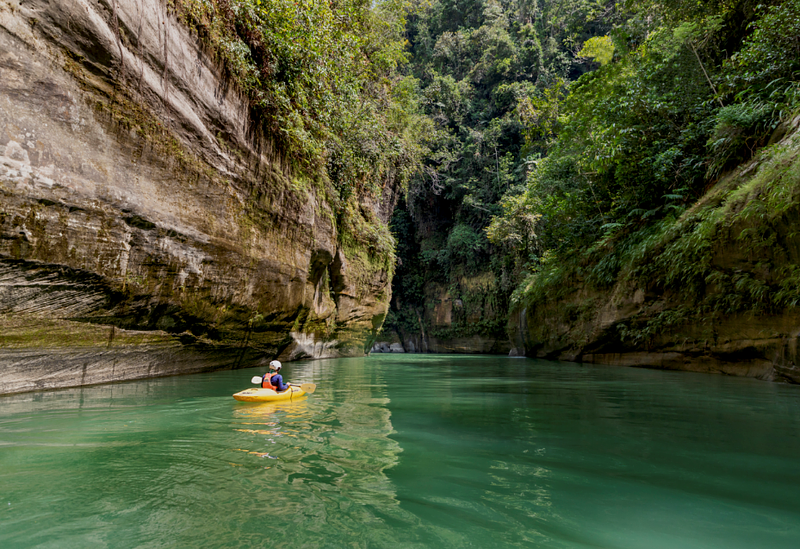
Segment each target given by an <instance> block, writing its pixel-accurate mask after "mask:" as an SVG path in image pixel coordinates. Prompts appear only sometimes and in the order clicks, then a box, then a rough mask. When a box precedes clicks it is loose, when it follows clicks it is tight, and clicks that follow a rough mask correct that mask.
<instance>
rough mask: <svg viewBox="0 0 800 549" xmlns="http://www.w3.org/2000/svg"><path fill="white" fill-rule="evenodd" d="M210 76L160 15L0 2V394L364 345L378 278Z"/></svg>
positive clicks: (324, 194) (150, 5)
mask: <svg viewBox="0 0 800 549" xmlns="http://www.w3.org/2000/svg"><path fill="white" fill-rule="evenodd" d="M222 74H223V71H222V70H220V67H218V66H217V65H216V64H215V62H214V61H213V60H212V58H211V57H210V56H209V55H208V54H207V53H206V52H205V51H204V49H203V47H202V46H201V45H200V43H199V42H198V40H197V39H196V37H195V36H193V35H192V34H191V33H190V32H189V31H188V30H187V29H186V28H185V27H183V26H182V25H181V24H180V22H179V21H178V20H177V19H176V18H175V17H174V16H173V15H171V14H170V13H169V11H168V9H167V6H166V4H165V3H162V2H161V1H160V0H100V1H99V2H88V1H84V0H32V1H25V2H18V1H16V0H0V393H11V392H20V391H26V390H34V389H46V388H55V387H63V386H75V385H84V384H91V383H100V382H106V381H114V380H122V379H135V378H142V377H150V376H154V375H166V374H174V373H184V372H195V371H202V370H207V369H216V368H226V367H236V366H241V365H246V364H252V361H253V360H254V359H257V358H272V357H279V358H281V359H284V360H291V359H295V358H301V357H333V356H343V355H354V354H363V352H364V349H365V346H367V347H368V346H369V345H370V344H371V342H370V341H369V340H370V338H371V337H373V335H374V334H375V332H376V331H377V329H379V328H380V325H381V322H382V320H383V318H384V315H385V312H386V309H387V304H388V301H389V298H390V291H391V290H390V286H389V282H390V268H391V264H390V262H389V261H388V260H387V258H375V257H371V256H370V255H369V254H368V253H366V251H364V250H359V249H353V247H349V248H348V247H343V246H341V245H340V238H339V236H340V235H339V233H338V230H337V223H336V215H335V214H334V212H333V211H332V208H331V206H330V205H329V203H330V201H329V200H328V197H329V193H330V189H329V184H328V183H327V182H326V181H325V180H324V179H323V178H321V177H312V176H307V175H303V174H301V173H298V172H296V171H294V170H293V169H292V167H291V166H290V163H289V162H288V161H287V160H286V158H285V157H284V156H283V155H282V154H281V153H280V152H278V151H277V150H276V148H275V146H274V144H273V141H272V140H271V139H270V136H269V135H265V134H264V132H262V131H261V129H260V126H259V125H258V124H257V123H256V122H255V121H254V119H253V117H251V113H250V109H249V104H248V101H247V99H246V98H245V97H243V96H242V95H241V94H240V93H239V92H238V91H237V89H236V87H235V86H233V85H232V84H231V83H230V82H229V81H227V80H226V79H225V78H224V77H223V76H222ZM390 187H391V185H387V190H386V193H387V196H386V197H385V199H384V200H375V199H373V200H371V201H369V202H368V203H367V202H365V203H364V206H363V207H362V208H361V209H362V214H363V216H364V222H365V223H385V221H386V217H387V215H389V214H387V212H389V213H390V212H391V208H392V207H393V204H387V202H392V201H394V200H396V197H395V190H394V189H392V188H390Z"/></svg>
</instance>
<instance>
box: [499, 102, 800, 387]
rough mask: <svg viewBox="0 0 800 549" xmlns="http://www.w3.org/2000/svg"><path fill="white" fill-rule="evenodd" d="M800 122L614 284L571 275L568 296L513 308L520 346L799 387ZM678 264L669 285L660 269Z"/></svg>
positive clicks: (530, 351) (540, 352)
mask: <svg viewBox="0 0 800 549" xmlns="http://www.w3.org/2000/svg"><path fill="white" fill-rule="evenodd" d="M798 128H800V117H798V118H796V119H794V121H793V122H792V123H790V124H787V125H786V127H783V128H780V129H779V131H778V132H777V133H776V137H775V138H774V139H775V140H776V141H778V142H776V143H775V144H773V145H772V146H771V147H770V148H768V149H767V150H766V151H763V152H762V154H760V155H759V156H758V157H757V158H755V159H754V160H753V161H751V162H749V163H747V164H746V165H743V166H741V167H740V168H739V169H737V170H736V171H734V172H733V173H731V174H729V175H728V176H727V177H726V178H725V179H723V180H722V181H721V182H719V183H718V184H717V185H716V186H715V187H714V188H713V189H712V190H710V191H709V192H708V193H707V195H706V196H704V197H703V198H702V199H701V200H700V202H699V203H697V204H696V205H695V206H694V207H692V208H691V209H689V210H688V211H687V212H686V213H685V214H684V215H683V216H682V218H681V219H679V220H678V221H677V222H676V223H675V224H674V226H673V227H670V228H669V229H668V230H666V231H665V232H664V233H663V234H662V235H660V237H659V238H658V239H654V242H653V243H651V244H650V245H649V247H648V248H646V249H645V248H642V249H643V250H646V251H645V252H643V254H642V257H641V258H639V259H638V260H637V261H636V263H637V264H635V265H627V266H624V267H623V269H622V271H621V273H620V275H619V276H618V278H617V282H616V283H615V284H614V285H613V286H612V287H610V288H607V289H597V288H592V287H591V286H590V285H589V284H588V283H585V281H582V280H572V281H570V282H571V285H573V286H575V288H576V290H575V291H573V292H571V293H567V295H566V296H565V297H553V298H552V299H549V298H548V299H544V300H540V301H538V302H535V303H528V304H527V305H524V306H521V307H520V308H518V309H517V310H516V311H514V312H513V314H512V316H511V319H510V323H509V332H510V334H511V335H512V338H513V339H514V343H515V347H516V348H515V350H514V351H513V352H514V353H517V354H525V355H528V356H537V357H547V358H558V359H562V360H570V361H582V362H593V363H600V364H612V365H625V366H643V367H651V368H662V369H670V370H689V371H698V372H713V373H724V374H729V375H741V376H748V377H755V378H759V379H764V380H774V381H788V382H792V383H800V367H798V366H800V354H798V338H800V312H798V308H797V305H798V303H800V302H798V300H797V295H798V289H800V280H798V278H797V273H798V268H797V266H798V264H800V232H799V231H798V225H800V133H798ZM784 132H786V134H787V136H785V137H783V138H782V139H779V138H780V137H781V135H783V134H784ZM671 265H675V266H676V272H677V273H678V275H679V276H673V277H672V279H673V280H670V276H665V275H664V274H663V273H662V272H660V271H662V270H669V269H670V267H671ZM654 266H655V267H654ZM654 269H655V270H654ZM643 273H644V274H643ZM685 286H691V287H692V288H693V290H692V291H691V292H690V291H686V289H685ZM695 288H696V289H695Z"/></svg>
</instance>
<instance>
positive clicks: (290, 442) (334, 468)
mask: <svg viewBox="0 0 800 549" xmlns="http://www.w3.org/2000/svg"><path fill="white" fill-rule="evenodd" d="M284 372H285V374H286V376H285V377H287V378H288V379H290V380H291V381H294V382H306V381H308V382H314V383H316V384H317V385H318V388H317V391H316V393H315V394H313V395H312V396H310V397H308V398H306V399H304V400H301V401H300V402H292V403H287V404H278V405H275V404H272V405H270V404H262V405H252V404H244V403H239V402H236V401H235V400H233V399H232V398H231V394H232V393H234V392H236V391H238V390H241V389H243V388H246V387H247V386H248V385H249V380H250V377H252V376H253V375H255V374H258V373H260V372H259V371H258V370H254V369H249V370H238V371H226V372H218V373H212V374H202V375H194V376H182V377H173V378H164V379H157V380H148V381H140V382H130V383H121V384H114V385H106V386H98V387H90V388H84V389H74V390H62V391H54V392H47V393H37V394H26V395H17V396H9V397H4V398H0V547H3V548H6V549H8V548H28V547H42V548H59V549H61V548H73V547H74V548H95V547H98V548H100V547H110V548H117V547H119V548H131V547H137V548H139V547H152V548H156V547H158V548H163V547H176V548H177V547H180V548H183V547H225V548H227V547H243V548H244V547H310V548H316V547H331V548H339V547H369V548H373V547H375V548H378V547H387V548H389V547H391V548H396V547H420V548H422V547H436V548H438V547H476V548H489V547H541V548H590V547H592V548H608V549H610V548H646V549H659V548H681V549H683V548H725V549H735V548H748V549H753V548H769V549H773V548H792V549H794V548H797V547H800V387H793V386H786V385H777V384H770V383H764V382H758V381H753V380H748V379H738V378H728V377H723V376H712V375H702V374H687V373H669V372H657V371H648V370H637V369H628V368H611V367H600V366H579V365H572V364H559V363H553V362H547V361H535V360H526V359H511V358H504V357H465V356H441V355H439V356H435V355H434V356H432V355H379V356H373V357H368V358H363V359H337V360H319V361H309V362H303V363H294V364H288V365H286V367H285V368H284Z"/></svg>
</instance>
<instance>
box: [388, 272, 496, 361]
mask: <svg viewBox="0 0 800 549" xmlns="http://www.w3.org/2000/svg"><path fill="white" fill-rule="evenodd" d="M495 284H496V280H495V277H494V275H493V274H492V273H490V272H484V273H481V274H478V275H473V276H463V277H461V279H460V280H459V281H458V283H457V284H454V285H453V286H452V287H448V286H446V285H444V284H441V283H437V282H433V281H430V282H427V283H426V284H425V285H424V290H423V291H424V294H425V301H424V307H422V308H420V309H419V310H417V309H415V308H413V307H410V306H408V305H406V304H403V303H397V301H399V300H397V299H396V300H395V307H396V309H398V310H399V314H403V315H405V316H406V317H407V318H408V317H410V318H411V320H412V322H411V323H406V324H405V325H403V324H400V323H394V324H395V326H394V327H393V328H394V329H392V330H386V331H384V333H382V334H381V335H380V336H379V341H377V342H376V343H375V345H374V346H373V348H372V350H373V351H374V352H384V353H387V352H406V353H459V354H472V353H476V354H508V353H509V351H510V349H511V341H510V339H509V338H508V336H507V335H506V333H505V330H504V329H503V324H504V322H505V310H504V307H502V306H500V305H499V304H498V303H497V302H496V300H495V299H493V298H494V297H495V295H496V292H494V287H495ZM414 320H416V322H413V321H414Z"/></svg>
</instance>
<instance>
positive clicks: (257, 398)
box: [233, 385, 306, 402]
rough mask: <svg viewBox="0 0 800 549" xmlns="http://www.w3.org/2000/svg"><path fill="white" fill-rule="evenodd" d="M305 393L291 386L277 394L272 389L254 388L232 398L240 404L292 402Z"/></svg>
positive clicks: (240, 392)
mask: <svg viewBox="0 0 800 549" xmlns="http://www.w3.org/2000/svg"><path fill="white" fill-rule="evenodd" d="M305 394H306V392H305V391H304V390H303V389H302V388H300V387H297V386H296V385H292V386H291V387H289V388H288V389H286V390H285V391H283V392H282V393H277V392H275V391H273V390H272V389H262V388H260V387H254V388H252V389H245V390H244V391H239V392H238V393H236V394H235V395H233V398H235V399H236V400H241V401H242V402H275V401H277V400H292V399H295V398H300V397H301V396H304V395H305Z"/></svg>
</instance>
